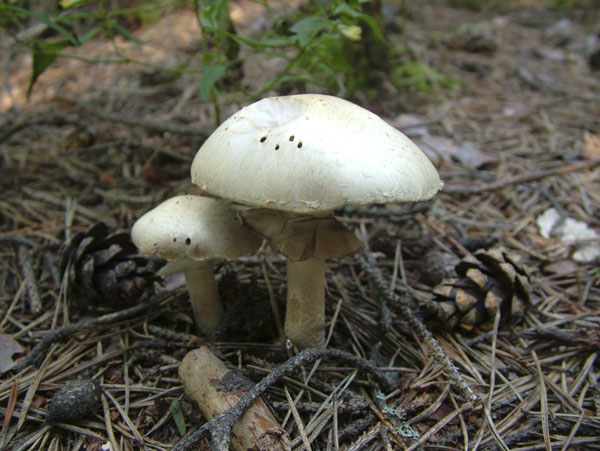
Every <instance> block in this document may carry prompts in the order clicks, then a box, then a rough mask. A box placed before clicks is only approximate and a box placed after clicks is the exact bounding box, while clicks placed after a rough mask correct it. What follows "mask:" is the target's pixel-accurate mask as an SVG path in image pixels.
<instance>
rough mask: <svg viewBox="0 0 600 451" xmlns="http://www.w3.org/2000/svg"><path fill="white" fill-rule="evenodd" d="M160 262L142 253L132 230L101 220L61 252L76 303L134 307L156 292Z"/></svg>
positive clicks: (64, 271)
mask: <svg viewBox="0 0 600 451" xmlns="http://www.w3.org/2000/svg"><path fill="white" fill-rule="evenodd" d="M159 267H160V264H159V263H157V262H156V261H154V260H149V259H148V258H146V257H145V256H143V255H142V254H140V253H139V251H138V249H137V248H136V246H135V245H134V244H133V242H132V241H131V237H130V235H129V232H128V231H126V230H116V231H113V232H111V231H110V230H109V229H108V227H107V226H106V224H104V223H102V222H98V223H96V224H94V225H92V226H91V227H90V228H89V229H88V230H87V231H86V232H79V233H76V234H75V235H74V236H73V237H72V238H71V240H70V241H69V242H68V243H66V244H65V245H64V246H63V247H62V249H61V251H60V270H61V274H63V275H64V277H68V289H70V290H72V291H71V295H72V296H71V297H72V299H73V302H75V303H76V304H77V305H79V306H81V307H87V306H94V307H103V308H109V309H115V308H123V307H127V306H132V305H135V304H138V303H140V302H143V301H145V300H146V299H148V298H149V297H150V296H152V295H153V294H154V282H155V281H157V280H160V278H159V276H158V275H157V274H156V271H157V270H158V268H159Z"/></svg>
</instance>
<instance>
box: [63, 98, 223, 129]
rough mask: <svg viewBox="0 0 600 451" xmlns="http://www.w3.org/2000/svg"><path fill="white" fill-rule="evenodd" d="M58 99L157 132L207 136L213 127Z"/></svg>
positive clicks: (104, 117) (107, 118)
mask: <svg viewBox="0 0 600 451" xmlns="http://www.w3.org/2000/svg"><path fill="white" fill-rule="evenodd" d="M56 99H57V100H60V101H63V102H68V103H72V104H75V105H77V106H78V107H80V108H82V109H83V110H84V111H86V112H88V113H90V114H92V115H94V116H96V117H98V118H100V119H102V120H105V121H110V122H117V123H119V124H125V125H130V126H134V127H142V128H145V129H146V130H150V131H153V132H156V133H174V134H178V135H192V136H202V137H207V136H208V135H210V134H211V133H212V130H213V129H212V128H208V127H204V126H201V125H195V126H191V127H190V126H187V125H180V124H174V123H169V122H165V121H161V120H159V119H142V118H134V117H131V116H126V115H124V114H120V113H115V112H106V111H103V110H102V109H101V108H100V107H98V106H96V105H94V104H93V103H91V102H88V101H87V100H83V99H79V98H76V97H73V96H69V95H64V94H59V95H57V96H56Z"/></svg>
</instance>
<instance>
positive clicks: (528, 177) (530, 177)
mask: <svg viewBox="0 0 600 451" xmlns="http://www.w3.org/2000/svg"><path fill="white" fill-rule="evenodd" d="M598 166H600V160H597V159H595V160H588V161H579V162H577V163H574V164H572V165H570V166H559V167H557V168H551V169H536V170H534V171H528V172H525V173H523V174H518V175H514V176H512V177H508V178H505V179H501V180H497V181H495V182H492V183H484V184H481V185H458V184H456V185H453V184H446V185H444V188H443V189H442V192H444V193H448V194H480V193H485V192H487V191H495V190H498V189H502V188H506V187H507V186H511V185H518V184H520V183H528V182H534V181H536V180H540V179H543V178H546V177H552V176H556V175H565V174H569V173H571V172H576V171H582V170H584V169H594V168H596V167H598Z"/></svg>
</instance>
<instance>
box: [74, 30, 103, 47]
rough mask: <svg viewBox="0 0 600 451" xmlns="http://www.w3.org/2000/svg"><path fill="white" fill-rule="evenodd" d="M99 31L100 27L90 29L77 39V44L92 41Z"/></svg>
mask: <svg viewBox="0 0 600 451" xmlns="http://www.w3.org/2000/svg"><path fill="white" fill-rule="evenodd" d="M101 31H102V29H101V28H100V27H94V28H90V29H89V30H88V31H86V33H85V34H84V35H83V36H82V37H80V38H79V42H81V43H82V44H85V43H86V42H87V41H89V40H90V39H94V38H95V37H96V36H97V35H98V34H99V33H100V32H101Z"/></svg>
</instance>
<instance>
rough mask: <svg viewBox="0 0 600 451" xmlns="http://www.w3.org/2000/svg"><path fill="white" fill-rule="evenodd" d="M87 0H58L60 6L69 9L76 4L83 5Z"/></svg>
mask: <svg viewBox="0 0 600 451" xmlns="http://www.w3.org/2000/svg"><path fill="white" fill-rule="evenodd" d="M88 1H89V0H60V2H59V3H60V6H61V8H63V9H69V8H74V7H76V6H83V5H85V4H86V3H87V2H88Z"/></svg>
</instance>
